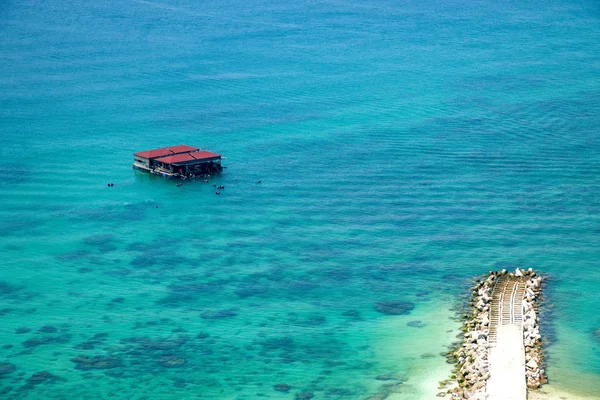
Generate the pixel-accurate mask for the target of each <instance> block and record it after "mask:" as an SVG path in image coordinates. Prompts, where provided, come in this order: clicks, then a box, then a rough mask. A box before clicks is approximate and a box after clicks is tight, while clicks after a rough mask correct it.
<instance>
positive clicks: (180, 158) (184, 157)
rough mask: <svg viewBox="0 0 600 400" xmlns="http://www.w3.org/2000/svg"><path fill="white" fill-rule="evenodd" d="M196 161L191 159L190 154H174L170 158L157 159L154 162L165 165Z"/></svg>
mask: <svg viewBox="0 0 600 400" xmlns="http://www.w3.org/2000/svg"><path fill="white" fill-rule="evenodd" d="M195 160H196V159H195V158H194V157H192V155H191V153H183V154H175V155H172V156H167V157H161V158H157V159H156V160H155V161H160V162H162V163H165V164H177V163H182V162H186V161H195Z"/></svg>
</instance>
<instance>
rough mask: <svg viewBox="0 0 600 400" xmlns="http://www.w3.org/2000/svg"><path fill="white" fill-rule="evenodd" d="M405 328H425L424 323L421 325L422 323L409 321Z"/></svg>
mask: <svg viewBox="0 0 600 400" xmlns="http://www.w3.org/2000/svg"><path fill="white" fill-rule="evenodd" d="M406 326H410V327H411V328H424V327H425V323H423V321H419V320H416V321H409V322H407V323H406Z"/></svg>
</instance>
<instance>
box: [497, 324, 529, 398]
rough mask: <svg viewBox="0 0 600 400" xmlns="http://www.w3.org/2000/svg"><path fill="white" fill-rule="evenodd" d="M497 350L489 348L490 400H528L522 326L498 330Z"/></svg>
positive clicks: (500, 327) (499, 327)
mask: <svg viewBox="0 0 600 400" xmlns="http://www.w3.org/2000/svg"><path fill="white" fill-rule="evenodd" d="M497 334H498V338H497V342H496V346H495V347H492V348H490V350H489V354H488V360H489V363H490V364H489V365H490V379H488V381H487V395H488V400H525V399H526V398H527V386H526V383H525V348H524V347H523V329H522V328H521V326H519V325H500V326H498V332H497Z"/></svg>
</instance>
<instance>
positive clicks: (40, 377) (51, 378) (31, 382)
mask: <svg viewBox="0 0 600 400" xmlns="http://www.w3.org/2000/svg"><path fill="white" fill-rule="evenodd" d="M66 381H67V380H66V379H64V378H61V377H60V376H57V375H54V374H52V373H50V372H48V371H40V372H36V373H35V374H33V375H31V376H30V377H29V378H27V385H25V386H29V388H32V387H33V386H37V385H39V384H42V383H56V382H66Z"/></svg>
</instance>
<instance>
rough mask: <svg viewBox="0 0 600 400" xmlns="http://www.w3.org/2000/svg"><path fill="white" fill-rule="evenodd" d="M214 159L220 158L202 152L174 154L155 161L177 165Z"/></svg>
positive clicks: (218, 155) (219, 156)
mask: <svg viewBox="0 0 600 400" xmlns="http://www.w3.org/2000/svg"><path fill="white" fill-rule="evenodd" d="M214 158H221V155H220V154H217V153H211V152H210V151H206V150H203V151H197V152H193V153H183V154H174V155H172V156H167V157H161V158H157V159H156V160H155V161H160V162H162V163H165V164H179V163H184V162H188V161H196V160H210V159H214Z"/></svg>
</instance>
